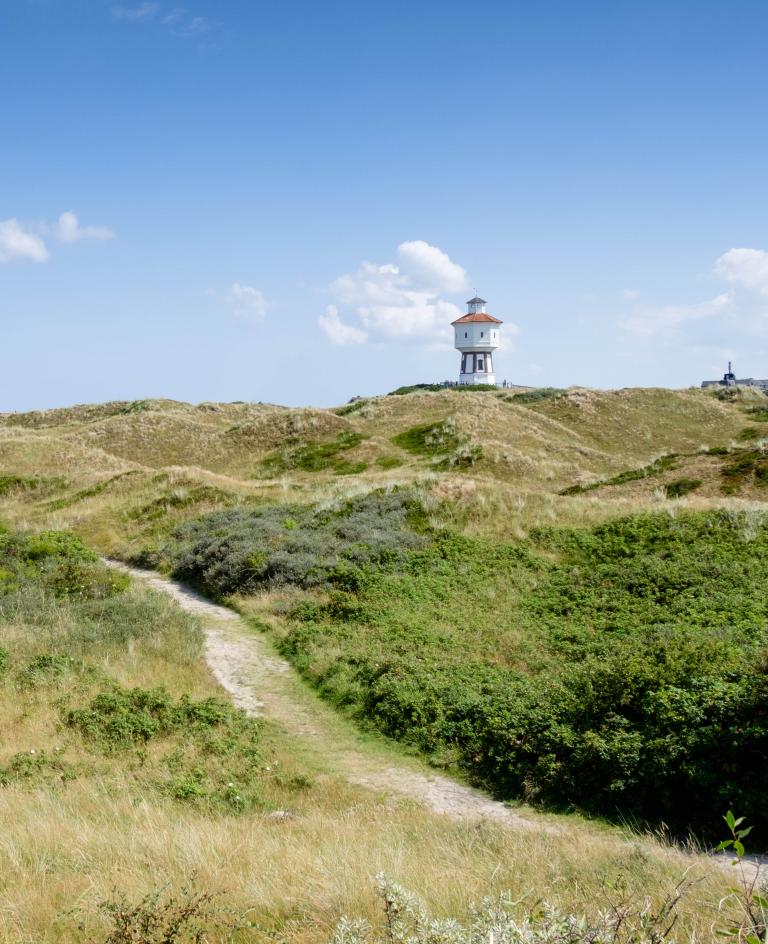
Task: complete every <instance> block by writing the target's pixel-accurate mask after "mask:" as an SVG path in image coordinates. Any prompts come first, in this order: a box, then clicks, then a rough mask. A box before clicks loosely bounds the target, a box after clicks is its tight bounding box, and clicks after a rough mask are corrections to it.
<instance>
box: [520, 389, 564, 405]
mask: <svg viewBox="0 0 768 944" xmlns="http://www.w3.org/2000/svg"><path fill="white" fill-rule="evenodd" d="M566 393H568V391H567V390H561V389H559V388H558V387H537V388H536V389H535V390H523V391H522V392H521V393H513V394H511V400H512V402H513V403H519V404H522V405H528V404H530V403H541V401H542V400H559V399H560V397H564V396H565V395H566Z"/></svg>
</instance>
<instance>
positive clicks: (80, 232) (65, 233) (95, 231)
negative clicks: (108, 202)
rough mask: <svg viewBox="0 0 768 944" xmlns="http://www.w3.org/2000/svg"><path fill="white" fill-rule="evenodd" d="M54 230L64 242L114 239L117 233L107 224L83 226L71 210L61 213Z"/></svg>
mask: <svg viewBox="0 0 768 944" xmlns="http://www.w3.org/2000/svg"><path fill="white" fill-rule="evenodd" d="M54 232H55V233H56V237H57V238H58V239H60V240H61V242H63V243H77V242H80V240H81V239H112V238H113V237H114V235H115V234H114V233H113V232H112V231H111V230H109V229H107V228H106V226H81V225H80V222H79V220H78V219H77V217H76V216H75V214H74V213H72V211H71V210H70V211H68V212H66V213H62V214H61V216H60V217H59V219H58V222H57V223H56V226H55V227H54Z"/></svg>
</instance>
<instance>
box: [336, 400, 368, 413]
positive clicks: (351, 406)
mask: <svg viewBox="0 0 768 944" xmlns="http://www.w3.org/2000/svg"><path fill="white" fill-rule="evenodd" d="M370 402H371V401H370V400H366V399H365V398H364V397H356V398H355V399H354V400H351V401H350V402H349V403H345V404H344V406H340V407H338V408H337V409H335V410H334V411H333V412H334V413H335V414H336V416H351V415H352V413H359V412H360V410H362V409H364V408H365V407H367V406H368V404H369V403H370Z"/></svg>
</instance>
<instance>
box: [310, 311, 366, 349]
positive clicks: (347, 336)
mask: <svg viewBox="0 0 768 944" xmlns="http://www.w3.org/2000/svg"><path fill="white" fill-rule="evenodd" d="M317 323H318V324H319V325H320V327H321V329H322V330H323V331H324V332H325V334H326V335H327V337H328V338H329V339H330V340H331V341H332V342H333V343H334V344H340V345H344V344H365V342H366V341H367V340H368V334H367V333H366V332H365V331H363V330H362V329H360V328H355V327H354V326H353V325H348V324H345V323H344V322H343V321H342V320H341V318H340V317H339V309H338V308H337V307H336V306H335V305H329V306H328V307H327V308H326V309H325V314H324V315H320V317H319V318H318V319H317Z"/></svg>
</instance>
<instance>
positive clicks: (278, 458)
mask: <svg viewBox="0 0 768 944" xmlns="http://www.w3.org/2000/svg"><path fill="white" fill-rule="evenodd" d="M364 438H365V437H364V436H362V435H361V434H360V433H353V432H349V431H347V432H343V433H339V435H338V436H337V437H336V438H335V439H331V440H325V441H321V442H311V443H302V442H293V443H290V444H289V445H287V446H285V447H284V448H283V449H280V450H278V451H276V452H273V453H271V454H270V455H268V456H267V457H266V458H265V459H264V460H263V461H262V463H261V467H262V469H263V471H264V473H265V474H267V475H270V476H274V475H282V474H283V473H284V472H290V471H291V470H293V469H300V470H301V471H302V472H324V471H326V470H328V469H331V470H333V471H336V472H340V474H348V473H347V471H346V469H347V468H348V466H349V462H348V460H346V459H345V458H344V457H343V456H339V453H341V452H347V451H349V450H350V449H354V448H355V447H356V446H359V445H360V443H361V442H363V439H364ZM340 470H341V471H340Z"/></svg>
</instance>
